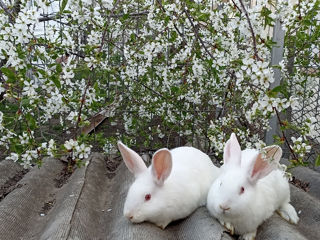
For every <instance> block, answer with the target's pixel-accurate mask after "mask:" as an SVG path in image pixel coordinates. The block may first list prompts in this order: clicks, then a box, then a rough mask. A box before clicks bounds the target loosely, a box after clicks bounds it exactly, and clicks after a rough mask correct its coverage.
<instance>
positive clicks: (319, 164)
mask: <svg viewBox="0 0 320 240" xmlns="http://www.w3.org/2000/svg"><path fill="white" fill-rule="evenodd" d="M314 165H315V166H316V167H319V166H320V155H318V157H317V159H316V161H315V163H314Z"/></svg>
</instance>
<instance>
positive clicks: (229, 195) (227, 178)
mask: <svg viewBox="0 0 320 240" xmlns="http://www.w3.org/2000/svg"><path fill="white" fill-rule="evenodd" d="M281 156H282V150H281V148H280V147H279V146H276V145H273V146H269V147H266V148H264V149H263V152H262V153H259V151H258V150H254V149H246V150H243V151H241V148H240V145H239V143H238V141H237V138H236V136H235V134H234V133H232V134H231V137H230V139H229V140H228V141H227V143H226V145H225V148H224V155H223V159H224V164H223V165H222V166H221V168H220V169H221V173H220V176H219V177H218V178H217V179H216V180H215V181H214V183H213V184H212V186H211V188H210V190H209V193H208V199H207V208H208V210H209V212H210V213H211V214H212V215H213V216H214V217H216V218H217V219H218V220H219V221H220V223H221V224H222V225H224V226H225V227H226V228H227V229H228V230H229V231H230V232H231V233H232V234H233V233H236V234H239V235H241V239H244V240H253V239H254V238H255V236H256V231H257V228H258V226H259V225H260V224H261V223H262V222H263V221H265V220H266V219H267V218H269V217H270V216H271V215H272V214H273V213H274V211H276V210H277V212H278V213H279V214H280V215H281V216H282V217H283V218H284V219H285V220H287V221H289V222H291V223H294V224H296V223H297V222H298V220H299V218H298V215H297V213H296V211H295V209H294V208H293V206H292V205H290V204H289V202H290V188H289V183H288V180H287V179H286V177H285V176H284V173H283V171H281V170H279V169H278V163H279V160H280V158H281ZM265 159H267V160H265ZM270 159H271V161H268V160H270Z"/></svg>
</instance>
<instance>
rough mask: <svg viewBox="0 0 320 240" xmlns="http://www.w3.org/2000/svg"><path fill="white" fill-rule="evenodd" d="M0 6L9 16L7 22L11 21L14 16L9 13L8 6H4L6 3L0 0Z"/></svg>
mask: <svg viewBox="0 0 320 240" xmlns="http://www.w3.org/2000/svg"><path fill="white" fill-rule="evenodd" d="M0 7H1V8H2V9H3V10H4V11H5V13H6V14H7V15H8V17H9V22H10V23H13V19H14V17H13V16H12V14H11V13H10V11H9V9H8V7H7V6H6V4H5V3H4V2H3V1H2V0H0Z"/></svg>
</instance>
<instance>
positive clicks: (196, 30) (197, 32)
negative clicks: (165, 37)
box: [183, 10, 214, 59]
mask: <svg viewBox="0 0 320 240" xmlns="http://www.w3.org/2000/svg"><path fill="white" fill-rule="evenodd" d="M183 11H184V12H185V13H186V15H187V18H188V19H189V22H190V23H191V26H192V28H193V31H194V33H195V34H196V38H197V39H198V40H199V42H200V44H201V46H202V47H203V48H204V50H205V51H206V53H207V54H208V55H209V56H210V57H211V58H212V59H214V57H213V55H212V54H211V52H210V51H209V50H208V48H207V47H206V45H205V44H204V42H203V40H202V38H201V37H200V36H199V31H198V29H197V28H196V26H195V25H194V23H193V21H192V19H191V16H190V14H189V12H188V11H187V10H183Z"/></svg>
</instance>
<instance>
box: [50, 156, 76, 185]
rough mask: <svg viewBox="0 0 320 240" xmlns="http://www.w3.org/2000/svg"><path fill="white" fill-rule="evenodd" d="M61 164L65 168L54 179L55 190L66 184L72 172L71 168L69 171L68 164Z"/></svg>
mask: <svg viewBox="0 0 320 240" xmlns="http://www.w3.org/2000/svg"><path fill="white" fill-rule="evenodd" d="M63 163H64V164H65V167H64V168H63V169H62V171H61V172H60V175H59V176H58V177H57V178H55V179H54V181H55V186H56V188H61V187H62V186H63V185H64V184H66V183H67V182H68V179H69V178H70V176H71V175H72V173H73V170H74V169H73V168H72V169H70V167H68V163H65V162H63Z"/></svg>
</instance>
